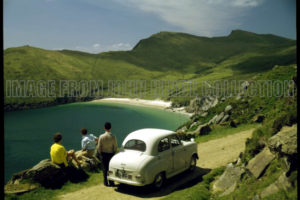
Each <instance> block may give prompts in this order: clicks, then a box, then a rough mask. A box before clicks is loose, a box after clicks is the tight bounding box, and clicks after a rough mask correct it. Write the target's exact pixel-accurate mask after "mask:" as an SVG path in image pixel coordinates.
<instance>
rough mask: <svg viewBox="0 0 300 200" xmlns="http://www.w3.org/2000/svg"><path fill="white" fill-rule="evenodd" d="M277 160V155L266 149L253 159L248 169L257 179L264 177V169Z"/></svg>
mask: <svg viewBox="0 0 300 200" xmlns="http://www.w3.org/2000/svg"><path fill="white" fill-rule="evenodd" d="M274 158H275V155H274V154H273V153H271V152H270V150H269V148H268V147H265V148H264V149H263V150H262V151H261V152H260V153H259V154H257V155H256V156H255V157H254V158H252V159H251V160H250V161H249V163H248V165H247V166H246V168H247V169H248V170H249V171H250V172H251V173H252V174H253V175H254V176H255V177H256V178H259V177H260V176H261V175H262V172H263V171H264V169H265V168H266V167H267V166H268V165H269V164H270V162H271V161H272V160H273V159H274Z"/></svg>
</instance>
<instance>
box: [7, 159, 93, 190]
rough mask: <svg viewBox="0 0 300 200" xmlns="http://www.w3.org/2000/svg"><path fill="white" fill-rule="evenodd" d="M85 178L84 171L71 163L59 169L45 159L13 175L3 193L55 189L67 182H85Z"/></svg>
mask: <svg viewBox="0 0 300 200" xmlns="http://www.w3.org/2000/svg"><path fill="white" fill-rule="evenodd" d="M87 178H88V175H87V174H86V173H85V171H84V170H83V169H80V168H76V167H75V166H74V165H72V163H71V162H70V163H69V167H67V168H61V167H60V166H58V165H56V164H53V163H52V162H51V160H50V159H45V160H42V161H40V162H39V163H38V164H36V165H35V166H34V167H32V168H31V169H27V170H24V171H22V172H19V173H16V174H14V175H13V177H12V178H11V180H10V181H9V182H8V184H7V185H6V186H5V188H6V191H5V193H10V194H12V193H14V194H17V193H24V192H28V191H31V190H33V189H35V188H38V187H40V186H43V187H45V188H51V189H55V188H60V187H62V186H63V185H64V184H65V183H66V182H67V181H68V180H70V181H71V182H74V183H75V182H81V181H85V180H86V179H87Z"/></svg>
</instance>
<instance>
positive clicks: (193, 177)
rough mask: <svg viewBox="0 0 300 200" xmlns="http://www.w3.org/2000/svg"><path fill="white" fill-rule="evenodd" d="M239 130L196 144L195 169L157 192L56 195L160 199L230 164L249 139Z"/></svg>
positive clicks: (65, 199)
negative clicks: (210, 170) (210, 171)
mask: <svg viewBox="0 0 300 200" xmlns="http://www.w3.org/2000/svg"><path fill="white" fill-rule="evenodd" d="M253 130H254V129H250V130H247V131H242V132H239V133H236V134H233V135H229V136H226V137H223V138H219V139H215V140H211V141H208V142H205V143H201V144H199V145H198V155H199V160H198V162H197V166H198V167H197V169H196V170H195V171H194V172H193V173H187V172H185V173H183V174H180V175H178V176H176V177H173V178H172V179H170V180H168V182H167V184H166V186H165V188H163V190H162V191H160V192H153V191H151V190H149V188H147V187H146V188H137V187H130V186H122V187H119V188H117V187H105V186H104V185H103V184H99V185H95V186H92V187H89V188H84V189H82V190H78V191H76V192H72V193H68V194H65V195H62V196H60V199H61V200H135V199H160V198H163V197H164V196H166V195H168V194H170V193H171V192H173V191H175V190H176V189H178V188H180V187H182V186H183V185H185V184H187V183H189V184H190V183H191V182H192V183H193V184H197V183H198V182H200V181H201V177H202V176H203V175H204V174H206V173H208V172H209V169H213V168H217V167H220V166H223V165H226V164H227V163H228V162H232V161H234V160H235V159H236V158H237V157H238V156H239V154H240V152H243V151H244V149H245V141H246V139H247V138H250V137H251V135H252V131H253Z"/></svg>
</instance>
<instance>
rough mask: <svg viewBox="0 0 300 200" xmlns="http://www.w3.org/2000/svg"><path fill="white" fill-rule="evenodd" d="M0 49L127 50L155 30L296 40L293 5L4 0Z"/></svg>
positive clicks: (237, 0) (285, 0)
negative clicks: (236, 33)
mask: <svg viewBox="0 0 300 200" xmlns="http://www.w3.org/2000/svg"><path fill="white" fill-rule="evenodd" d="M3 17H4V20H3V22H4V27H3V33H4V49H6V48H10V47H17V46H23V45H30V46H35V47H39V48H43V49H49V50H61V49H72V50H78V51H85V52H90V53H99V52H104V51H116V50H130V49H132V48H133V47H134V46H135V45H136V44H137V42H138V41H139V40H141V39H144V38H147V37H150V36H151V35H152V34H155V33H158V32H160V31H172V32H185V33H190V34H193V35H198V36H205V37H216V36H226V35H229V34H230V32H231V31H232V30H235V29H241V30H246V31H250V32H255V33H260V34H269V33H270V34H274V35H278V36H282V37H286V38H291V39H296V0H26V1H25V0H4V15H3Z"/></svg>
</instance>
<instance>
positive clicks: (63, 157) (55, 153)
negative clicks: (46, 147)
mask: <svg viewBox="0 0 300 200" xmlns="http://www.w3.org/2000/svg"><path fill="white" fill-rule="evenodd" d="M53 140H54V144H53V145H52V146H51V148H50V156H51V161H52V162H53V163H54V164H57V165H58V166H60V167H61V168H65V167H68V161H70V160H72V159H74V160H75V161H76V163H77V165H78V167H80V162H79V161H78V160H77V158H76V156H75V151H74V150H73V149H72V150H69V151H68V152H67V151H66V149H65V147H64V146H63V145H62V144H61V141H62V135H61V133H55V134H54V136H53Z"/></svg>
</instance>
